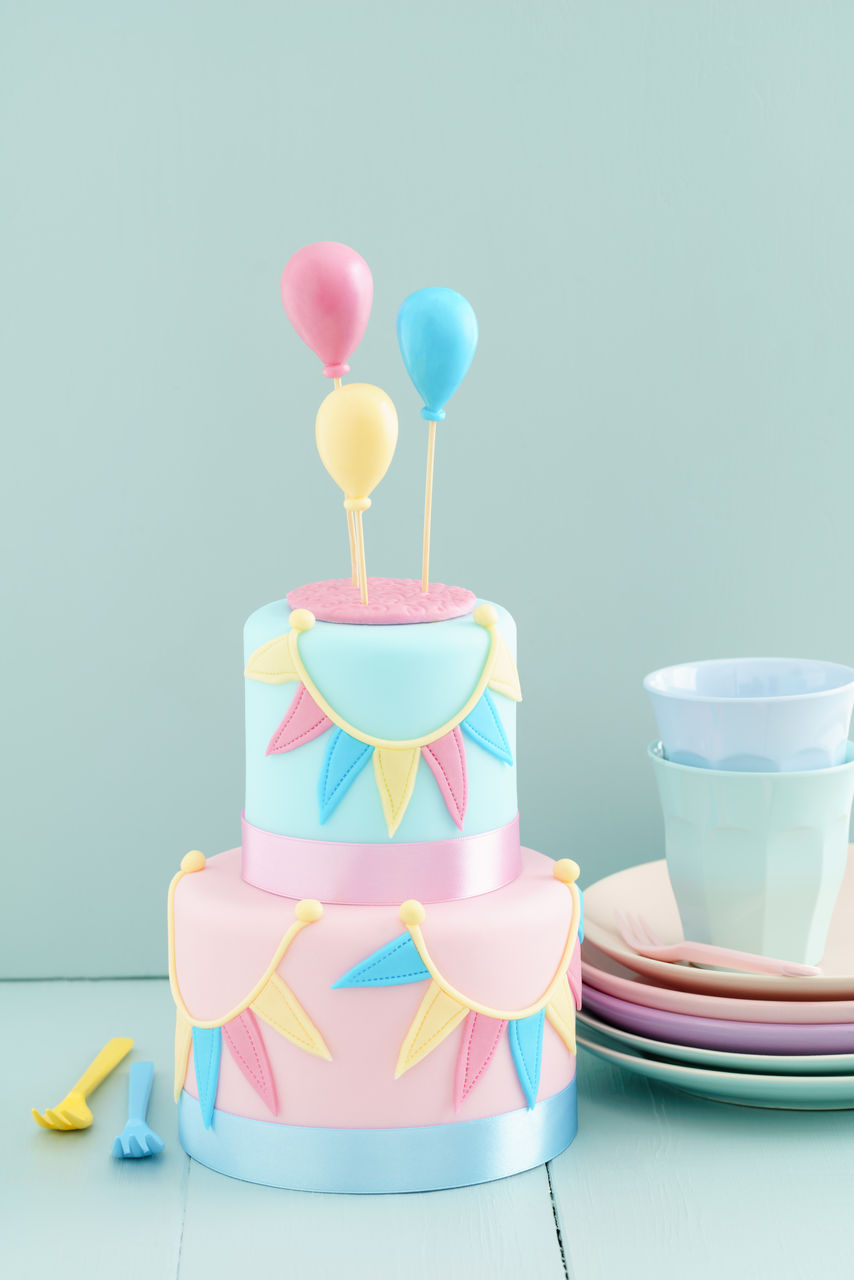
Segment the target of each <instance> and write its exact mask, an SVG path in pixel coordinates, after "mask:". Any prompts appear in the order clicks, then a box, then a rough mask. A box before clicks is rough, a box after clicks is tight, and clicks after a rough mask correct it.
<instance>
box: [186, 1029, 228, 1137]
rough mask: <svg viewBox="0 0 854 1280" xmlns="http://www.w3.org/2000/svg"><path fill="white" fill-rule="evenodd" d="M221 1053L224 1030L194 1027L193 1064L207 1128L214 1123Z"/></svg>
mask: <svg viewBox="0 0 854 1280" xmlns="http://www.w3.org/2000/svg"><path fill="white" fill-rule="evenodd" d="M221 1054H222V1032H221V1031H220V1029H219V1027H193V1065H194V1066H195V1068H196V1088H197V1089H198V1092H199V1106H200V1107H201V1111H202V1123H203V1124H204V1126H205V1128H206V1129H209V1128H210V1127H211V1125H212V1124H213V1113H214V1103H215V1102H216V1091H217V1085H218V1084H219V1061H220V1056H221Z"/></svg>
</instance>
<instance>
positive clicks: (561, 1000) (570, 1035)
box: [546, 977, 576, 1053]
mask: <svg viewBox="0 0 854 1280" xmlns="http://www.w3.org/2000/svg"><path fill="white" fill-rule="evenodd" d="M546 1017H547V1018H548V1020H549V1022H550V1023H551V1024H552V1026H553V1027H554V1029H555V1031H556V1032H557V1033H558V1035H559V1036H560V1038H561V1040H562V1041H563V1042H564V1044H565V1045H566V1047H567V1049H568V1050H569V1052H570V1053H575V1052H576V1047H575V1003H574V1001H573V999H572V992H571V991H570V989H569V982H568V981H567V979H566V978H565V977H563V978H561V980H560V982H559V983H558V985H557V990H556V991H555V992H554V994H553V995H552V998H551V1000H549V1002H548V1004H547V1005H546Z"/></svg>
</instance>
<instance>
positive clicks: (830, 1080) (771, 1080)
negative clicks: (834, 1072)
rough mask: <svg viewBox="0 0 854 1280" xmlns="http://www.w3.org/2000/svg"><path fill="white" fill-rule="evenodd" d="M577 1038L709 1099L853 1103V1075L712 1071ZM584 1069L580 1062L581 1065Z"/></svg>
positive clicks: (820, 1105)
mask: <svg viewBox="0 0 854 1280" xmlns="http://www.w3.org/2000/svg"><path fill="white" fill-rule="evenodd" d="M578 1043H579V1044H580V1045H583V1046H584V1048H585V1049H587V1050H589V1051H590V1052H591V1053H595V1054H596V1056H597V1057H599V1058H604V1059H605V1060H606V1061H607V1062H613V1063H614V1064H615V1065H616V1066H619V1067H623V1068H624V1069H625V1070H626V1071H633V1072H635V1073H636V1074H637V1075H641V1076H646V1078H647V1079H649V1080H656V1081H657V1082H658V1083H659V1084H669V1085H672V1086H673V1088H675V1089H682V1090H683V1092H685V1093H693V1094H695V1095H696V1096H697V1097H699V1098H708V1099H709V1100H710V1101H712V1102H736V1103H739V1104H740V1105H741V1106H745V1107H774V1108H780V1109H782V1110H786V1111H850V1110H852V1109H854V1075H849V1076H774V1075H751V1074H748V1073H747V1072H742V1071H710V1070H708V1069H706V1068H700V1067H688V1066H684V1065H682V1064H681V1063H677V1062H660V1061H659V1060H658V1059H657V1058H643V1057H639V1056H636V1055H635V1054H633V1053H620V1052H619V1051H618V1050H617V1049H612V1048H611V1047H610V1045H606V1044H602V1043H599V1042H597V1041H595V1040H590V1039H588V1038H587V1037H586V1036H579V1037H578ZM582 1070H583V1066H582Z"/></svg>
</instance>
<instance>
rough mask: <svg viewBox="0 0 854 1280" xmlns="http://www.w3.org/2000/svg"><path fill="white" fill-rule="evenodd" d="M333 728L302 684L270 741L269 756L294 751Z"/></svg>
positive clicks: (327, 717)
mask: <svg viewBox="0 0 854 1280" xmlns="http://www.w3.org/2000/svg"><path fill="white" fill-rule="evenodd" d="M331 728H332V721H331V720H330V719H329V716H327V715H324V713H323V712H322V711H321V710H320V707H319V706H318V705H317V703H316V702H315V701H314V698H312V696H311V694H310V693H309V692H308V690H307V689H306V687H305V685H304V684H301V685H300V686H299V688H298V689H297V691H296V694H295V696H294V700H293V702H292V703H291V705H290V707H289V708H288V714H287V715H286V716H285V718H284V720H283V721H282V723H281V724H280V725H279V727H278V729H277V730H276V732H275V733H274V734H273V736H272V738H271V739H270V741H269V744H268V746H267V755H268V756H272V755H281V754H283V753H284V752H285V751H293V750H294V748H295V747H301V746H302V745H303V744H304V743H306V742H311V741H312V740H313V739H314V738H319V737H320V735H321V734H322V733H326V730H327V729H331Z"/></svg>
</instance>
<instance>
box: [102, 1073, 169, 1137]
mask: <svg viewBox="0 0 854 1280" xmlns="http://www.w3.org/2000/svg"><path fill="white" fill-rule="evenodd" d="M153 1081H154V1063H153V1062H134V1063H132V1064H131V1069H130V1085H129V1087H128V1122H127V1124H126V1125H125V1127H124V1129H122V1131H121V1133H120V1134H119V1136H118V1137H117V1138H116V1140H115V1141H114V1143H113V1147H112V1151H113V1155H114V1156H116V1157H117V1158H118V1159H119V1160H139V1159H140V1157H142V1156H156V1155H157V1154H158V1153H159V1152H161V1151H162V1150H163V1146H164V1143H163V1139H162V1138H159V1137H158V1136H157V1134H156V1133H155V1132H154V1130H153V1129H150V1128H149V1127H148V1122H147V1120H146V1118H145V1117H146V1114H147V1112H148V1100H149V1098H150V1097H151V1085H152V1083H153Z"/></svg>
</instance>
